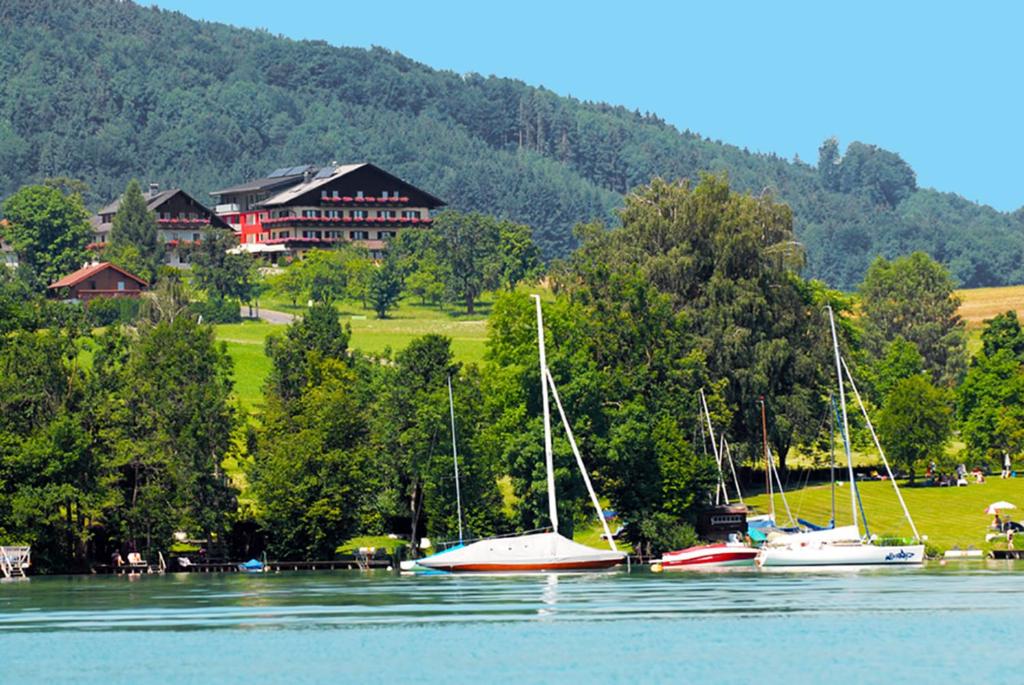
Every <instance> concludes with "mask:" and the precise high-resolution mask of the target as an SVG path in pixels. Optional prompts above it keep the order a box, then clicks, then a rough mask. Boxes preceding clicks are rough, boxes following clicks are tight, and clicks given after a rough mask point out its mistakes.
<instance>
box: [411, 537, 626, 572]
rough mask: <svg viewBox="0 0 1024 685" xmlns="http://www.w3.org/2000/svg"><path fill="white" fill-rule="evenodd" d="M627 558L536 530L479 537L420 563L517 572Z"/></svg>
mask: <svg viewBox="0 0 1024 685" xmlns="http://www.w3.org/2000/svg"><path fill="white" fill-rule="evenodd" d="M625 560H626V555H625V554H624V553H622V552H612V551H611V550H600V549H594V548H593V547H588V546H586V545H581V544H579V543H578V542H573V541H572V540H570V539H568V538H565V537H563V536H561V535H559V534H558V533H534V534H531V535H517V536H514V537H507V538H491V539H489V540H480V541H479V542H474V543H472V544H469V545H466V546H465V547H462V548H459V549H455V550H452V551H450V552H446V553H444V554H435V555H434V556H431V557H427V558H426V559H420V560H419V565H420V566H423V567H425V568H429V569H434V570H437V571H449V572H453V573H458V572H472V573H494V572H501V573H510V572H511V573H516V572H536V571H581V570H594V569H604V568H610V567H612V566H616V565H618V564H621V563H623V562H624V561H625Z"/></svg>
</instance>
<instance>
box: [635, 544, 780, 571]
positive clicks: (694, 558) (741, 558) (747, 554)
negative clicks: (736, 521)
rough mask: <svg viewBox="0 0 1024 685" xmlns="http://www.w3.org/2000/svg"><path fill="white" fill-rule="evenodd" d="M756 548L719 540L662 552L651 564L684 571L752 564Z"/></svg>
mask: <svg viewBox="0 0 1024 685" xmlns="http://www.w3.org/2000/svg"><path fill="white" fill-rule="evenodd" d="M759 551H760V550H758V549H757V548H756V547H750V546H748V545H745V544H743V543H742V542H719V543H717V544H713V545H697V546H696V547H687V548H686V549H681V550H679V551H676V552H668V553H667V554H663V555H662V557H661V559H659V560H657V561H655V562H653V563H652V564H651V566H652V568H655V567H660V568H659V570H665V571H669V570H672V571H686V570H695V569H702V568H722V567H728V566H753V565H754V560H755V559H756V558H757V553H758V552H759Z"/></svg>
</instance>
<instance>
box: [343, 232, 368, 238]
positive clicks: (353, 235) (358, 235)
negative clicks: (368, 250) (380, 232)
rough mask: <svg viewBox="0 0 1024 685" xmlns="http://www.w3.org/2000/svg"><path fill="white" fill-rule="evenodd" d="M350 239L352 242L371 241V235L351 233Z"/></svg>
mask: <svg viewBox="0 0 1024 685" xmlns="http://www.w3.org/2000/svg"><path fill="white" fill-rule="evenodd" d="M348 237H349V238H351V239H352V240H369V239H370V233H369V232H368V231H349V232H348Z"/></svg>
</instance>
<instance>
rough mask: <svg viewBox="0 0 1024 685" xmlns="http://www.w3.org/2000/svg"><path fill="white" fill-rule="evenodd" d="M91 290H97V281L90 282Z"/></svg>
mask: <svg viewBox="0 0 1024 685" xmlns="http://www.w3.org/2000/svg"><path fill="white" fill-rule="evenodd" d="M89 290H96V281H89Z"/></svg>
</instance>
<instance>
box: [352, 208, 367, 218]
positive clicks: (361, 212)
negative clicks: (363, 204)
mask: <svg viewBox="0 0 1024 685" xmlns="http://www.w3.org/2000/svg"><path fill="white" fill-rule="evenodd" d="M367 216H369V212H367V211H366V210H365V209H353V210H352V218H353V219H365V218H366V217H367Z"/></svg>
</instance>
